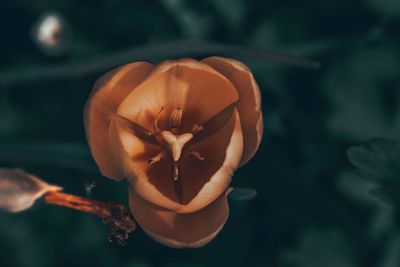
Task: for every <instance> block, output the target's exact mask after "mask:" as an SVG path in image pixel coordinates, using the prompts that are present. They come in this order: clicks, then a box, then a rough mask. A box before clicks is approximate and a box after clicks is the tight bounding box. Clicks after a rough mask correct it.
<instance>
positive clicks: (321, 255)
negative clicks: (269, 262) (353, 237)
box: [281, 229, 357, 267]
mask: <svg viewBox="0 0 400 267" xmlns="http://www.w3.org/2000/svg"><path fill="white" fill-rule="evenodd" d="M281 259H282V262H283V263H284V266H295V267H321V266H324V267H339V266H340V267H355V266H357V265H356V263H355V260H354V259H353V258H352V248H351V246H350V243H349V240H348V239H347V238H346V236H345V235H344V234H343V233H341V232H340V231H337V230H317V229H313V230H311V229H310V230H305V231H304V232H302V233H301V235H300V238H299V241H298V244H297V247H296V248H294V249H291V250H288V251H286V252H284V253H283V254H282V255H281Z"/></svg>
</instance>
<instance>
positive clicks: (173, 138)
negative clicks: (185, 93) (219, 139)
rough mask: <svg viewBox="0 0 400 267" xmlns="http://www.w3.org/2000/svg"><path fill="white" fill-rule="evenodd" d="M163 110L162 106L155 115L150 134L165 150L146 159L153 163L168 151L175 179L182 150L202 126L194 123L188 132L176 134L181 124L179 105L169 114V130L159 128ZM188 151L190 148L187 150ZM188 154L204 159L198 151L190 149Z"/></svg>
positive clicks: (177, 174) (177, 175)
mask: <svg viewBox="0 0 400 267" xmlns="http://www.w3.org/2000/svg"><path fill="white" fill-rule="evenodd" d="M163 111H164V107H162V108H161V110H160V112H159V113H158V115H157V117H156V118H155V120H154V124H153V131H152V133H151V134H152V135H154V136H155V137H156V139H157V141H158V142H159V144H160V145H162V146H163V147H164V148H165V151H163V152H160V153H159V154H157V155H156V156H154V157H152V158H151V159H149V160H148V163H149V164H154V163H157V162H159V161H160V160H162V159H164V158H166V156H167V154H166V153H169V154H170V156H171V158H172V161H173V162H172V164H173V167H174V173H173V178H174V180H175V181H177V180H178V178H179V169H180V163H181V158H182V152H183V151H184V149H186V148H187V147H188V146H190V145H189V144H190V141H191V140H192V139H193V137H194V135H195V134H197V133H198V132H200V131H202V130H203V126H201V125H198V124H195V125H194V126H193V128H192V130H191V131H190V132H188V133H182V134H178V132H179V127H180V126H181V121H182V115H183V111H182V109H181V108H180V107H178V108H174V109H173V110H172V112H171V114H170V116H169V130H163V131H162V130H160V128H159V121H160V118H161V115H162V113H163ZM189 151H190V150H189ZM188 154H189V155H191V156H193V157H194V158H196V159H198V160H204V159H205V157H204V156H203V155H202V154H201V153H200V152H198V151H190V152H189V153H188Z"/></svg>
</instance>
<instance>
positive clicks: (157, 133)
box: [153, 107, 164, 135]
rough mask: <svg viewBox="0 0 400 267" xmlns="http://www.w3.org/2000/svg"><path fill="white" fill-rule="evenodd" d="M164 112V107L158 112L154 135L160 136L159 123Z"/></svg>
mask: <svg viewBox="0 0 400 267" xmlns="http://www.w3.org/2000/svg"><path fill="white" fill-rule="evenodd" d="M163 110H164V107H162V108H161V110H160V112H158V114H157V117H156V119H155V120H154V124H153V134H154V135H159V134H160V132H161V130H160V128H159V127H158V121H159V120H160V117H161V114H162V112H163Z"/></svg>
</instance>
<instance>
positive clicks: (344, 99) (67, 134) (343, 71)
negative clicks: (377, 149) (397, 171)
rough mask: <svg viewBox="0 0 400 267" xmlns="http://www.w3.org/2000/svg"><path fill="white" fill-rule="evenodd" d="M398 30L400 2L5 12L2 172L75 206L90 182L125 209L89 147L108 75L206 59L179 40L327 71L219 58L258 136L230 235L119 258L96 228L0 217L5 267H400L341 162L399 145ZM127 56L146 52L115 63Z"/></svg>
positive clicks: (64, 219)
mask: <svg viewBox="0 0 400 267" xmlns="http://www.w3.org/2000/svg"><path fill="white" fill-rule="evenodd" d="M49 11H55V12H58V13H59V14H60V15H62V16H63V18H64V19H65V21H66V24H67V26H68V31H69V34H70V37H71V39H70V40H69V41H70V42H69V43H68V44H67V45H68V47H67V51H66V53H65V54H63V55H59V56H51V55H46V54H45V53H43V52H42V51H41V50H39V49H38V47H37V46H36V45H35V43H34V42H33V40H32V38H31V34H30V33H31V29H32V27H33V25H35V23H36V22H37V20H38V19H39V18H40V17H41V16H42V15H43V14H44V13H46V12H49ZM399 27H400V1H398V0H354V1H349V0H332V1H322V0H309V1H298V0H281V1H278V0H273V1H272V0H271V1H261V0H260V1H256V0H252V1H249V0H208V1H185V0H159V1H121V0H113V1H112V0H109V1H78V0H60V1H53V0H35V1H33V0H13V1H4V0H2V1H1V3H0V30H1V31H0V40H1V42H0V48H1V59H0V164H1V167H6V166H9V167H12V166H17V167H22V168H24V169H26V170H28V171H30V172H33V173H35V174H37V175H38V176H40V177H43V178H44V179H45V180H46V181H49V182H51V183H54V184H58V185H61V186H64V187H65V189H66V191H67V192H70V193H74V194H78V195H83V196H84V195H85V194H86V193H85V187H86V185H87V184H90V183H92V182H95V184H96V186H95V187H94V189H93V193H92V195H91V197H92V198H95V199H100V200H107V201H118V202H121V203H124V204H126V202H127V184H126V183H125V182H120V183H116V182H113V181H111V180H108V179H106V178H103V177H101V176H100V175H99V173H98V171H97V169H96V168H95V167H94V165H93V162H92V160H91V158H90V155H89V154H88V152H87V144H86V140H85V136H84V129H83V121H82V109H83V106H84V103H85V101H86V99H87V96H88V94H89V92H90V90H91V86H92V84H93V83H94V81H95V80H96V78H97V77H99V76H100V75H101V74H102V73H104V72H105V71H107V70H108V69H110V68H112V67H114V66H117V65H120V64H122V63H123V62H129V61H133V60H139V59H140V60H143V59H148V60H150V61H152V62H159V61H160V60H162V59H164V58H174V57H182V56H185V57H196V58H202V57H205V56H210V55H214V54H215V51H208V50H207V49H204V51H201V52H198V51H197V52H195V51H191V49H190V47H188V52H187V53H186V52H185V51H182V49H176V48H174V47H171V46H169V45H168V44H170V42H171V41H173V42H175V41H181V40H189V39H190V40H195V41H196V42H202V43H204V42H213V43H214V42H217V43H220V44H225V45H238V46H240V47H243V48H247V49H256V50H258V51H270V50H272V51H282V52H286V53H289V54H293V55H297V56H302V57H307V58H311V59H313V60H318V61H320V62H321V64H322V65H321V67H320V68H319V69H307V68H299V67H294V66H290V65H285V64H281V63H277V62H272V61H267V60H264V59H261V58H258V57H249V56H243V54H242V53H240V51H236V52H232V51H228V50H229V49H226V50H225V49H224V48H223V49H222V50H221V49H220V53H219V54H224V55H228V56H231V57H234V58H237V59H239V60H242V61H243V62H245V63H246V64H248V65H249V66H250V67H251V69H252V70H253V71H254V74H255V77H256V79H257V81H258V83H259V85H260V88H261V91H262V96H263V113H264V120H265V122H264V123H265V135H264V139H263V142H262V145H261V147H260V150H259V151H258V153H257V154H256V156H255V157H254V158H253V160H252V161H250V162H249V163H248V164H247V165H246V166H244V167H242V168H241V169H240V170H238V171H237V172H236V174H235V177H234V182H233V184H234V186H239V187H250V188H254V189H256V190H257V192H258V195H257V197H256V198H254V199H251V200H247V201H237V200H234V199H232V200H231V201H230V207H231V214H230V217H229V220H228V223H227V224H226V226H225V227H224V229H223V230H222V232H221V233H220V235H219V236H218V237H217V238H216V239H215V240H214V241H213V242H211V243H210V244H208V245H207V246H205V247H204V248H201V249H194V250H190V249H184V250H174V249H169V248H166V247H164V246H162V245H159V244H158V243H156V242H154V241H153V240H151V239H150V238H149V237H147V236H146V235H145V234H144V233H143V232H142V230H140V229H138V230H137V231H136V232H135V233H134V234H132V236H131V238H130V239H129V241H128V245H127V246H126V247H119V246H118V245H117V244H114V243H111V244H110V243H108V241H107V231H106V227H105V226H104V225H103V224H102V223H101V221H100V220H98V219H97V218H95V217H93V216H91V215H87V214H82V213H78V212H75V211H72V210H68V209H65V208H60V207H55V206H46V205H44V204H43V203H38V204H37V205H36V206H35V207H34V208H33V209H31V210H29V211H27V212H24V213H21V214H17V215H13V214H12V215H10V214H6V213H0V266H1V267H14V266H16V267H17V266H18V267H19V266H23V267H49V266H59V267H64V266H65V267H67V266H68V267H70V266H98V267H102V266H118V267H150V266H168V267H173V266H179V267H185V266H190V267H197V266H231V267H235V266H272V267H275V266H277V267H354V266H359V267H369V266H373V267H398V266H400V228H399V226H400V220H399V215H398V213H397V210H396V209H395V208H394V207H393V206H391V205H387V204H384V203H383V202H380V201H378V200H376V199H375V198H374V197H372V196H371V195H370V194H369V193H368V191H369V189H370V188H371V186H372V185H371V184H370V183H369V182H366V181H364V180H362V179H360V178H359V177H358V175H357V173H356V172H355V170H354V168H353V167H352V166H351V164H350V162H349V160H348V159H347V156H346V150H347V148H348V147H349V146H352V145H355V144H358V143H359V142H361V141H364V140H366V139H368V138H370V137H372V136H382V137H396V136H398V135H399V132H400V105H399V103H400V102H399V101H400V91H399V90H400V61H399V59H400V54H399V52H400V31H399V29H400V28H399ZM154 45H157V46H158V48H157V51H153V50H149V47H150V48H151V47H153V46H154ZM136 47H140V49H144V50H140V51H139V55H138V54H137V53H136V54H135V53H133V52H132V54H130V53H131V52H129V51H128V52H124V53H125V54H123V56H122V57H118V55H119V54H117V53H118V52H120V51H125V49H133V50H132V51H136V50H135V49H136ZM192 50H193V49H192ZM130 51H131V50H130ZM143 51H144V52H143ZM131 55H133V56H131ZM105 57H107V60H108V61H107V62H106V64H105V65H104V61H101V60H103V59H104V58H105ZM98 60H100V63H99V61H98ZM69 64H72V65H69ZM91 64H94V66H95V67H94V70H93V69H91V67H93V65H91ZM96 64H97V65H96ZM99 64H100V66H99ZM102 64H103V65H102ZM96 66H97V67H96ZM399 164H400V163H399ZM205 223H207V222H205Z"/></svg>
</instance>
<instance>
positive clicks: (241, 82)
mask: <svg viewBox="0 0 400 267" xmlns="http://www.w3.org/2000/svg"><path fill="white" fill-rule="evenodd" d="M202 62H204V63H206V64H208V65H209V66H211V67H213V68H214V69H216V70H217V71H219V72H220V73H221V74H223V75H224V76H225V77H227V78H228V79H229V80H230V81H231V82H232V83H233V85H234V86H235V87H236V88H237V90H238V92H239V101H238V103H237V105H236V106H237V109H238V110H239V114H240V119H241V123H242V130H243V139H244V148H243V156H242V159H241V162H240V165H241V166H242V165H243V164H245V163H246V162H247V161H249V160H250V159H251V158H252V157H253V156H254V154H255V152H256V151H257V149H258V147H259V145H260V142H261V138H262V134H263V119H262V113H261V94H260V90H259V88H258V85H257V83H256V81H255V80H254V77H253V74H252V73H251V71H250V70H249V69H248V67H247V66H246V65H244V64H243V63H241V62H239V61H237V60H234V59H230V58H222V57H209V58H206V59H203V60H202Z"/></svg>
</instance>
